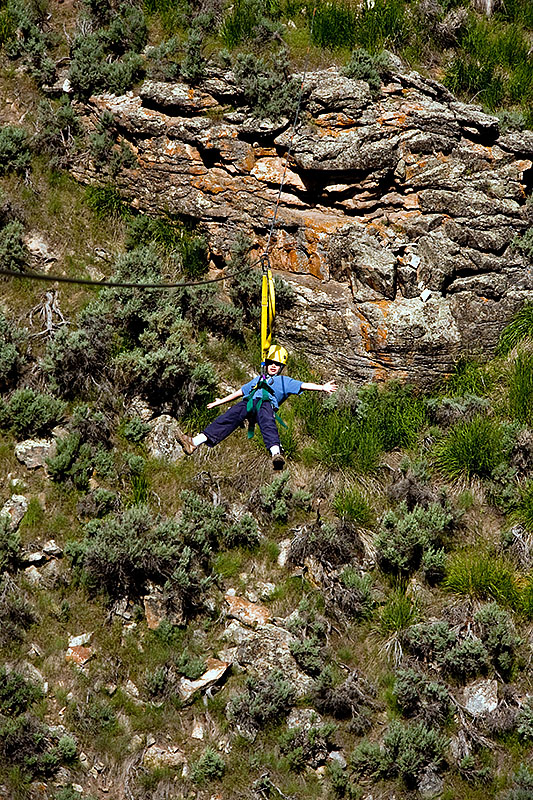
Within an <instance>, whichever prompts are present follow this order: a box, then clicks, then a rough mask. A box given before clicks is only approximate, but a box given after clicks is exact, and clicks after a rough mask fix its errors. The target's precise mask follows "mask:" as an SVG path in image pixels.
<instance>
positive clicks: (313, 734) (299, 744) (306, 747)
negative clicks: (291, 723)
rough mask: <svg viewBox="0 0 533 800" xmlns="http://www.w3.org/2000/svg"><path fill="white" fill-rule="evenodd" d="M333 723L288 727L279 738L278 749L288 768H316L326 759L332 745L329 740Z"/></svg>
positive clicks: (294, 770) (295, 769) (298, 769)
mask: <svg viewBox="0 0 533 800" xmlns="http://www.w3.org/2000/svg"><path fill="white" fill-rule="evenodd" d="M335 730H336V727H335V725H333V724H332V723H326V724H325V725H312V726H311V727H310V728H308V729H307V728H290V729H289V730H288V731H287V732H286V733H284V734H282V735H281V737H280V740H279V746H280V751H281V753H283V755H284V756H285V759H286V761H287V764H288V766H289V769H290V770H292V771H293V772H303V771H304V770H305V769H306V768H307V767H311V768H312V769H316V768H317V767H318V766H320V764H323V763H324V761H325V760H326V756H327V753H328V752H329V750H331V748H332V747H333V742H332V741H331V739H332V736H333V734H334V732H335Z"/></svg>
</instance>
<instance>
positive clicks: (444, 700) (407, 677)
mask: <svg viewBox="0 0 533 800" xmlns="http://www.w3.org/2000/svg"><path fill="white" fill-rule="evenodd" d="M394 696H395V698H396V702H397V704H398V706H399V708H400V710H401V712H402V714H403V715H404V716H406V717H419V718H420V719H421V720H422V721H424V722H425V723H426V724H434V723H438V722H443V721H444V720H445V719H446V717H447V716H448V714H449V712H450V709H451V704H450V695H449V693H448V690H447V688H446V687H445V686H444V685H443V684H442V683H439V682H438V681H432V680H430V679H429V678H428V677H427V676H426V675H424V673H422V672H416V671H415V670H413V669H410V668H407V669H400V670H398V672H397V673H396V680H395V683H394Z"/></svg>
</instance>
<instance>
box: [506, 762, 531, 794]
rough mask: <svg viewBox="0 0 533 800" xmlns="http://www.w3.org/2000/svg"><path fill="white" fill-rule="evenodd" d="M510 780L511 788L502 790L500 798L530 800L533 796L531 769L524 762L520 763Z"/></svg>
mask: <svg viewBox="0 0 533 800" xmlns="http://www.w3.org/2000/svg"><path fill="white" fill-rule="evenodd" d="M512 780H513V787H512V789H509V790H508V791H506V792H504V794H502V797H501V800H530V798H531V797H532V796H533V770H532V769H530V768H529V767H528V766H526V764H520V766H519V767H518V769H517V771H516V772H515V773H514V775H513V776H512Z"/></svg>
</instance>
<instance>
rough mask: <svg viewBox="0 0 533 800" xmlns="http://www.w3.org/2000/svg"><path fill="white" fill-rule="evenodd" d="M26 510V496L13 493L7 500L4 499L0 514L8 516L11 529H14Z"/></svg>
mask: <svg viewBox="0 0 533 800" xmlns="http://www.w3.org/2000/svg"><path fill="white" fill-rule="evenodd" d="M27 510H28V498H27V497H24V495H23V494H14V495H12V496H11V497H10V498H9V500H6V502H5V503H4V505H3V506H2V509H1V510H0V514H2V516H4V517H9V519H10V528H11V530H12V531H16V529H17V528H18V526H19V525H20V523H21V521H22V517H23V516H24V514H25V513H26V511H27Z"/></svg>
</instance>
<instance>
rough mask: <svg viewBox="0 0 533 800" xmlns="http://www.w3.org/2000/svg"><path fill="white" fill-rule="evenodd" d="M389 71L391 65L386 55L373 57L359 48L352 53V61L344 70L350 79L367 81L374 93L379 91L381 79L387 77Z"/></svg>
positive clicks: (380, 54)
mask: <svg viewBox="0 0 533 800" xmlns="http://www.w3.org/2000/svg"><path fill="white" fill-rule="evenodd" d="M389 71H390V64H389V58H388V56H387V54H386V53H377V54H376V55H374V56H371V55H370V53H367V51H366V50H364V49H363V48H357V49H356V50H354V51H353V52H352V55H351V58H350V61H349V62H348V64H347V65H346V66H345V67H344V69H343V73H344V74H345V75H346V76H347V77H348V78H355V79H356V80H362V81H366V82H367V83H368V86H369V88H370V90H371V91H372V92H374V93H375V92H378V91H379V88H380V86H381V77H382V76H385V75H387V74H388V73H389Z"/></svg>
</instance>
